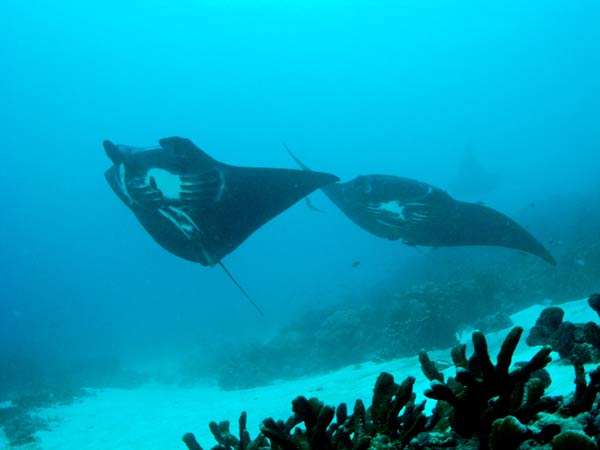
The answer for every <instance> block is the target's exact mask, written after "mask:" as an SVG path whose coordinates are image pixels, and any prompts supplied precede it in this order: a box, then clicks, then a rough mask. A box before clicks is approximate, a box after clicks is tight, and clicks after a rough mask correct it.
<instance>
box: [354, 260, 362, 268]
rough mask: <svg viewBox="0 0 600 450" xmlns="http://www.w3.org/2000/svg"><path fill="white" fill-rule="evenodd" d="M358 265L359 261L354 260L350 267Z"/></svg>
mask: <svg viewBox="0 0 600 450" xmlns="http://www.w3.org/2000/svg"><path fill="white" fill-rule="evenodd" d="M358 266H360V261H354V262H353V263H352V267H353V268H354V267H358Z"/></svg>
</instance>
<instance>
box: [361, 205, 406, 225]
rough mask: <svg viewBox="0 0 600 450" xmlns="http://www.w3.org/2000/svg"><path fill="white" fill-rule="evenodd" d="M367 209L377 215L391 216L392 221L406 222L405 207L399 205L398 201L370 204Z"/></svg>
mask: <svg viewBox="0 0 600 450" xmlns="http://www.w3.org/2000/svg"><path fill="white" fill-rule="evenodd" d="M368 208H369V209H370V210H371V211H373V212H375V213H378V214H382V215H386V216H392V217H393V218H394V219H397V220H401V221H403V222H405V221H406V216H405V215H404V208H405V205H401V204H400V203H399V202H398V201H390V202H381V203H371V204H370V205H369V206H368Z"/></svg>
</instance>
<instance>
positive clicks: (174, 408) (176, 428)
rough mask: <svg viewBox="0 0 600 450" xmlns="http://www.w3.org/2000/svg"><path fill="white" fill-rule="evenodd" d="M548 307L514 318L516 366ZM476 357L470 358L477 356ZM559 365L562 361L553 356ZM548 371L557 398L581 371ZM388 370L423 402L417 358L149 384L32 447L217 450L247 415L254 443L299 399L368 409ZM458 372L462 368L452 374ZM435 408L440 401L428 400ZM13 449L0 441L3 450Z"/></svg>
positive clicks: (56, 425) (80, 414) (572, 315)
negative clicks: (257, 379)
mask: <svg viewBox="0 0 600 450" xmlns="http://www.w3.org/2000/svg"><path fill="white" fill-rule="evenodd" d="M560 306H561V308H563V309H564V310H565V320H568V321H572V322H587V321H590V320H596V319H597V316H596V314H595V312H593V311H592V310H591V309H590V308H589V306H587V302H586V300H579V301H574V302H570V303H566V304H562V305H560ZM542 309H544V306H534V307H531V308H528V309H527V310H525V311H522V312H519V313H517V314H515V315H513V316H512V319H513V321H514V323H515V324H517V325H521V326H523V327H524V328H525V332H524V333H523V338H522V340H521V344H520V345H519V347H518V349H517V352H516V357H515V358H514V360H515V361H523V360H526V359H529V358H530V357H531V356H532V355H533V354H534V353H535V352H536V351H537V350H538V348H530V347H527V346H526V345H525V343H524V341H525V337H526V336H527V334H528V332H529V328H531V327H532V326H533V324H534V323H535V320H536V319H537V317H538V316H539V313H540V312H541V310H542ZM506 332H507V330H505V331H502V332H498V333H492V334H489V335H487V337H488V343H489V347H490V354H491V355H492V357H493V359H495V356H496V353H497V350H498V348H499V346H500V344H501V342H502V340H503V339H504V336H505V335H506ZM449 352H450V351H449V350H444V351H435V352H431V353H430V356H431V357H432V358H433V359H442V360H446V361H450V353H449ZM469 353H470V351H469V352H468V353H467V354H469ZM553 359H554V360H558V355H553ZM548 369H549V370H550V372H551V376H552V381H553V383H552V386H551V393H552V394H554V395H559V394H563V395H564V394H566V393H569V392H571V391H572V390H573V387H574V385H573V379H574V373H573V368H572V367H571V366H565V365H561V364H558V363H556V362H552V363H551V364H550V365H549V366H548ZM382 371H386V372H390V373H391V374H393V375H394V377H395V378H396V380H397V381H401V380H402V379H404V378H405V377H406V376H408V375H412V376H414V377H416V379H417V381H416V384H415V391H416V392H417V393H418V399H417V400H418V401H420V400H423V399H424V397H423V395H422V392H423V390H424V389H425V388H427V387H428V386H429V382H428V381H427V380H426V379H425V377H424V376H423V375H422V373H421V370H420V368H419V364H418V361H417V358H416V357H413V358H402V359H397V360H394V361H389V362H386V363H381V364H376V363H371V362H369V363H364V364H361V365H360V366H350V367H347V368H344V369H341V370H338V371H336V372H333V373H329V374H326V375H319V376H311V377H306V378H303V379H298V380H293V381H280V382H277V383H274V384H273V385H270V386H265V387H260V388H254V389H247V390H242V391H232V392H224V391H220V390H219V389H218V388H217V387H215V386H209V385H198V386H194V387H192V388H180V387H173V386H165V385H156V384H155V385H146V386H144V387H142V388H139V389H134V390H117V389H106V390H102V391H98V392H96V395H95V396H92V397H88V398H84V399H81V400H79V401H77V402H76V403H74V404H72V405H67V406H59V407H54V408H51V409H47V410H43V411H41V412H40V415H41V416H43V417H50V418H54V419H56V420H55V421H54V422H52V425H51V430H49V431H43V432H39V433H38V436H39V438H40V442H39V443H37V444H35V445H32V446H30V447H29V448H30V449H36V450H66V449H72V450H106V449H110V450H170V449H174V450H184V449H185V445H184V444H183V443H182V442H181V436H182V435H183V434H184V433H185V432H188V431H191V432H193V433H194V434H195V435H196V437H197V438H198V441H199V442H200V444H201V445H202V446H203V447H204V448H205V449H209V448H211V447H212V446H213V445H215V444H216V443H215V441H214V439H213V438H212V435H211V434H210V432H209V430H208V423H209V422H210V421H212V420H215V421H220V420H225V419H226V420H229V421H231V423H232V431H233V433H234V434H236V435H237V420H238V417H239V414H240V412H241V411H243V410H246V411H247V412H248V430H249V431H250V434H251V436H252V437H255V436H256V434H257V433H258V425H259V423H260V421H261V420H262V419H264V418H266V417H274V418H275V419H286V418H287V417H288V416H289V415H290V411H291V400H292V399H293V398H294V397H296V396H298V395H305V396H307V397H310V396H317V397H319V399H321V400H322V401H325V402H326V403H327V404H331V405H337V404H339V403H341V402H346V403H347V404H348V406H349V407H350V408H351V407H352V405H353V404H354V400H355V399H357V398H361V399H362V400H363V401H365V403H366V404H367V405H368V404H369V403H370V399H371V395H372V388H373V385H374V383H375V380H376V378H377V376H378V375H379V373H380V372H382ZM445 373H446V376H450V375H453V374H454V368H449V369H447V370H446V371H445ZM428 406H429V407H432V406H433V402H432V401H428ZM2 448H7V445H6V441H5V440H3V438H2V437H0V449H2Z"/></svg>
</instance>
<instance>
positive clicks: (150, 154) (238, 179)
mask: <svg viewBox="0 0 600 450" xmlns="http://www.w3.org/2000/svg"><path fill="white" fill-rule="evenodd" d="M103 145H104V150H105V151H106V154H107V156H108V157H109V158H110V159H111V161H112V163H113V165H112V166H111V167H110V168H109V169H108V170H107V171H106V172H105V178H106V180H107V181H108V184H109V185H110V187H111V188H112V190H113V191H114V193H115V194H116V195H117V197H119V198H120V199H121V201H122V202H123V203H124V204H125V205H126V206H127V207H128V208H129V209H130V210H131V211H132V212H133V214H134V215H135V217H136V218H137V219H138V221H139V222H140V224H141V225H142V226H143V227H144V228H145V230H146V231H147V232H148V233H149V234H150V236H152V238H153V239H154V240H155V241H156V243H158V244H159V245H160V246H161V247H163V248H164V249H165V250H167V251H169V252H170V253H172V254H174V255H177V256H179V257H180V258H183V259H186V260H188V261H192V262H197V263H200V264H202V265H203V266H214V265H216V264H219V265H220V266H221V267H222V268H223V270H225V272H226V273H227V275H228V276H229V277H230V278H231V280H232V281H233V282H234V283H235V284H236V286H238V288H239V289H240V290H241V291H242V293H243V294H244V295H245V296H246V298H248V300H250V302H252V304H253V305H254V306H255V307H256V308H257V309H258V310H259V312H261V311H260V308H259V307H258V306H257V305H256V303H255V302H254V301H253V300H252V299H251V298H250V296H249V295H248V294H247V293H246V291H245V290H244V289H243V288H242V287H241V286H240V285H239V283H238V282H237V281H236V280H235V279H234V278H233V276H232V275H231V273H230V272H229V271H228V270H227V268H226V267H225V266H224V265H223V263H222V262H221V259H222V258H223V257H225V256H226V255H228V254H229V253H231V252H232V251H233V250H235V249H236V248H237V247H238V246H239V245H240V244H242V242H244V241H245V240H246V239H247V238H248V237H249V236H250V235H251V234H252V233H253V232H254V231H256V230H257V229H258V228H260V227H261V226H262V225H264V224H265V223H266V222H268V221H269V220H271V219H272V218H274V217H275V216H277V215H278V214H280V213H281V212H283V211H285V210H286V209H287V208H289V207H290V206H292V205H293V204H294V203H296V202H297V201H299V200H300V199H302V198H303V197H305V196H307V195H308V194H310V193H311V192H313V191H314V190H316V189H318V188H320V187H323V186H325V185H326V184H329V183H333V182H336V181H338V180H339V179H338V178H337V177H336V176H334V175H330V174H326V173H321V172H307V171H302V170H294V169H274V168H273V169H271V168H255V167H238V166H232V165H228V164H224V163H221V162H219V161H217V160H215V159H213V158H212V157H211V156H209V155H208V154H207V153H205V152H203V151H202V150H200V149H199V148H198V147H196V146H195V145H194V144H193V143H192V142H191V141H190V140H188V139H184V138H181V137H169V138H164V139H161V140H160V141H159V146H155V147H133V146H129V145H119V144H114V143H112V142H110V141H104V143H103Z"/></svg>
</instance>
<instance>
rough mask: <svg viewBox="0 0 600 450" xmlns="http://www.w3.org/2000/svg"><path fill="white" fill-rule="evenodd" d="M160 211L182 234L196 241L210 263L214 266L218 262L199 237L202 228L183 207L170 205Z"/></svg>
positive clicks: (201, 233)
mask: <svg viewBox="0 0 600 450" xmlns="http://www.w3.org/2000/svg"><path fill="white" fill-rule="evenodd" d="M158 212H159V213H160V214H162V215H163V216H164V217H165V218H166V219H168V220H169V221H170V222H171V223H172V224H173V225H175V227H176V228H177V229H178V230H179V231H180V232H181V234H183V235H184V236H185V237H186V238H187V239H189V240H190V241H193V242H194V244H195V246H196V248H197V249H198V250H199V251H200V252H201V253H202V255H203V257H204V259H205V260H206V262H207V263H208V264H210V265H211V266H214V265H215V264H216V263H217V261H215V260H214V259H213V258H212V257H211V256H210V253H209V252H207V251H206V249H205V248H204V246H203V245H202V244H201V241H200V239H199V237H201V236H202V235H203V232H202V230H201V229H200V227H198V225H196V222H194V221H193V220H192V218H191V217H190V216H189V215H188V214H187V213H186V212H185V211H184V210H183V209H181V208H176V207H175V206H168V207H167V208H159V210H158Z"/></svg>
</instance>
